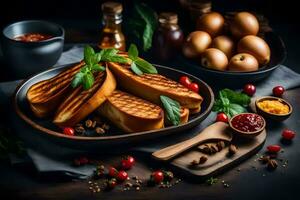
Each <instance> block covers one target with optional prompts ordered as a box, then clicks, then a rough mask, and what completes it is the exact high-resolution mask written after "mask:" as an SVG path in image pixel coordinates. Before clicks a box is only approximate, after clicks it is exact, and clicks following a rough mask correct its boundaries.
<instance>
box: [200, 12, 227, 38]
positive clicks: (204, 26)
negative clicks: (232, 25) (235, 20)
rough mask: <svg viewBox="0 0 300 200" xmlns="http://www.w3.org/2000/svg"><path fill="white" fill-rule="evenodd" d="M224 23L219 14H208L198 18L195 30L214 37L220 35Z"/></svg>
mask: <svg viewBox="0 0 300 200" xmlns="http://www.w3.org/2000/svg"><path fill="white" fill-rule="evenodd" d="M224 21H225V20H224V17H223V16H222V15H221V14H220V13H217V12H210V13H207V14H204V15H202V16H201V17H199V18H198V20H197V25H196V29H197V30H199V31H205V32H207V33H208V34H210V36H211V37H215V36H217V35H220V34H221V33H222V30H223V26H224Z"/></svg>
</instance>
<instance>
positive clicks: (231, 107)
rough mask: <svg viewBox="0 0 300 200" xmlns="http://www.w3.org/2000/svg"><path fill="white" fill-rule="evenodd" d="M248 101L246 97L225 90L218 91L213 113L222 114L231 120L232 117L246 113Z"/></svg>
mask: <svg viewBox="0 0 300 200" xmlns="http://www.w3.org/2000/svg"><path fill="white" fill-rule="evenodd" d="M250 101H251V99H250V97H249V96H248V95H246V94H243V93H240V92H235V91H233V90H230V89H227V88H226V89H223V90H221V91H219V98H218V99H216V101H215V103H214V106H213V111H215V112H224V113H225V114H226V115H227V116H228V117H229V118H231V117H233V116H234V115H237V114H240V113H244V112H247V110H246V107H247V106H248V105H249V104H250Z"/></svg>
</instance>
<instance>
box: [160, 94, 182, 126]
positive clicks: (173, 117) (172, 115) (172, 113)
mask: <svg viewBox="0 0 300 200" xmlns="http://www.w3.org/2000/svg"><path fill="white" fill-rule="evenodd" d="M160 100H161V102H162V104H163V106H164V108H165V111H166V113H167V118H168V120H169V121H170V122H171V123H172V124H173V125H175V126H176V125H178V124H179V123H180V104H179V103H178V102H177V101H175V100H173V99H171V98H169V97H167V96H163V95H161V96H160Z"/></svg>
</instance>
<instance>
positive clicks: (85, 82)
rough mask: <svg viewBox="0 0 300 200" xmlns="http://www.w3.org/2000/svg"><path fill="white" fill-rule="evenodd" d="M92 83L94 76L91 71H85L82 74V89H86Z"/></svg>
mask: <svg viewBox="0 0 300 200" xmlns="http://www.w3.org/2000/svg"><path fill="white" fill-rule="evenodd" d="M93 84H94V76H93V74H92V73H87V74H85V75H84V76H83V89H84V90H88V89H90V88H91V87H92V86H93Z"/></svg>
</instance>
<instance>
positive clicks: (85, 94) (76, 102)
mask: <svg viewBox="0 0 300 200" xmlns="http://www.w3.org/2000/svg"><path fill="white" fill-rule="evenodd" d="M104 75H105V72H97V75H96V77H95V82H94V84H93V86H92V87H91V88H90V89H88V90H84V89H83V88H82V86H80V87H78V88H76V90H75V91H74V92H73V94H72V95H73V96H74V98H73V99H72V101H71V102H69V103H68V105H67V106H66V107H64V108H63V109H62V110H60V111H59V112H61V111H65V113H72V112H76V110H77V108H79V107H80V106H81V105H82V104H84V103H85V102H86V100H88V99H89V98H91V96H92V95H94V92H95V91H96V90H97V89H98V88H99V87H101V85H102V83H103V81H104V78H105V76H104Z"/></svg>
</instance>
